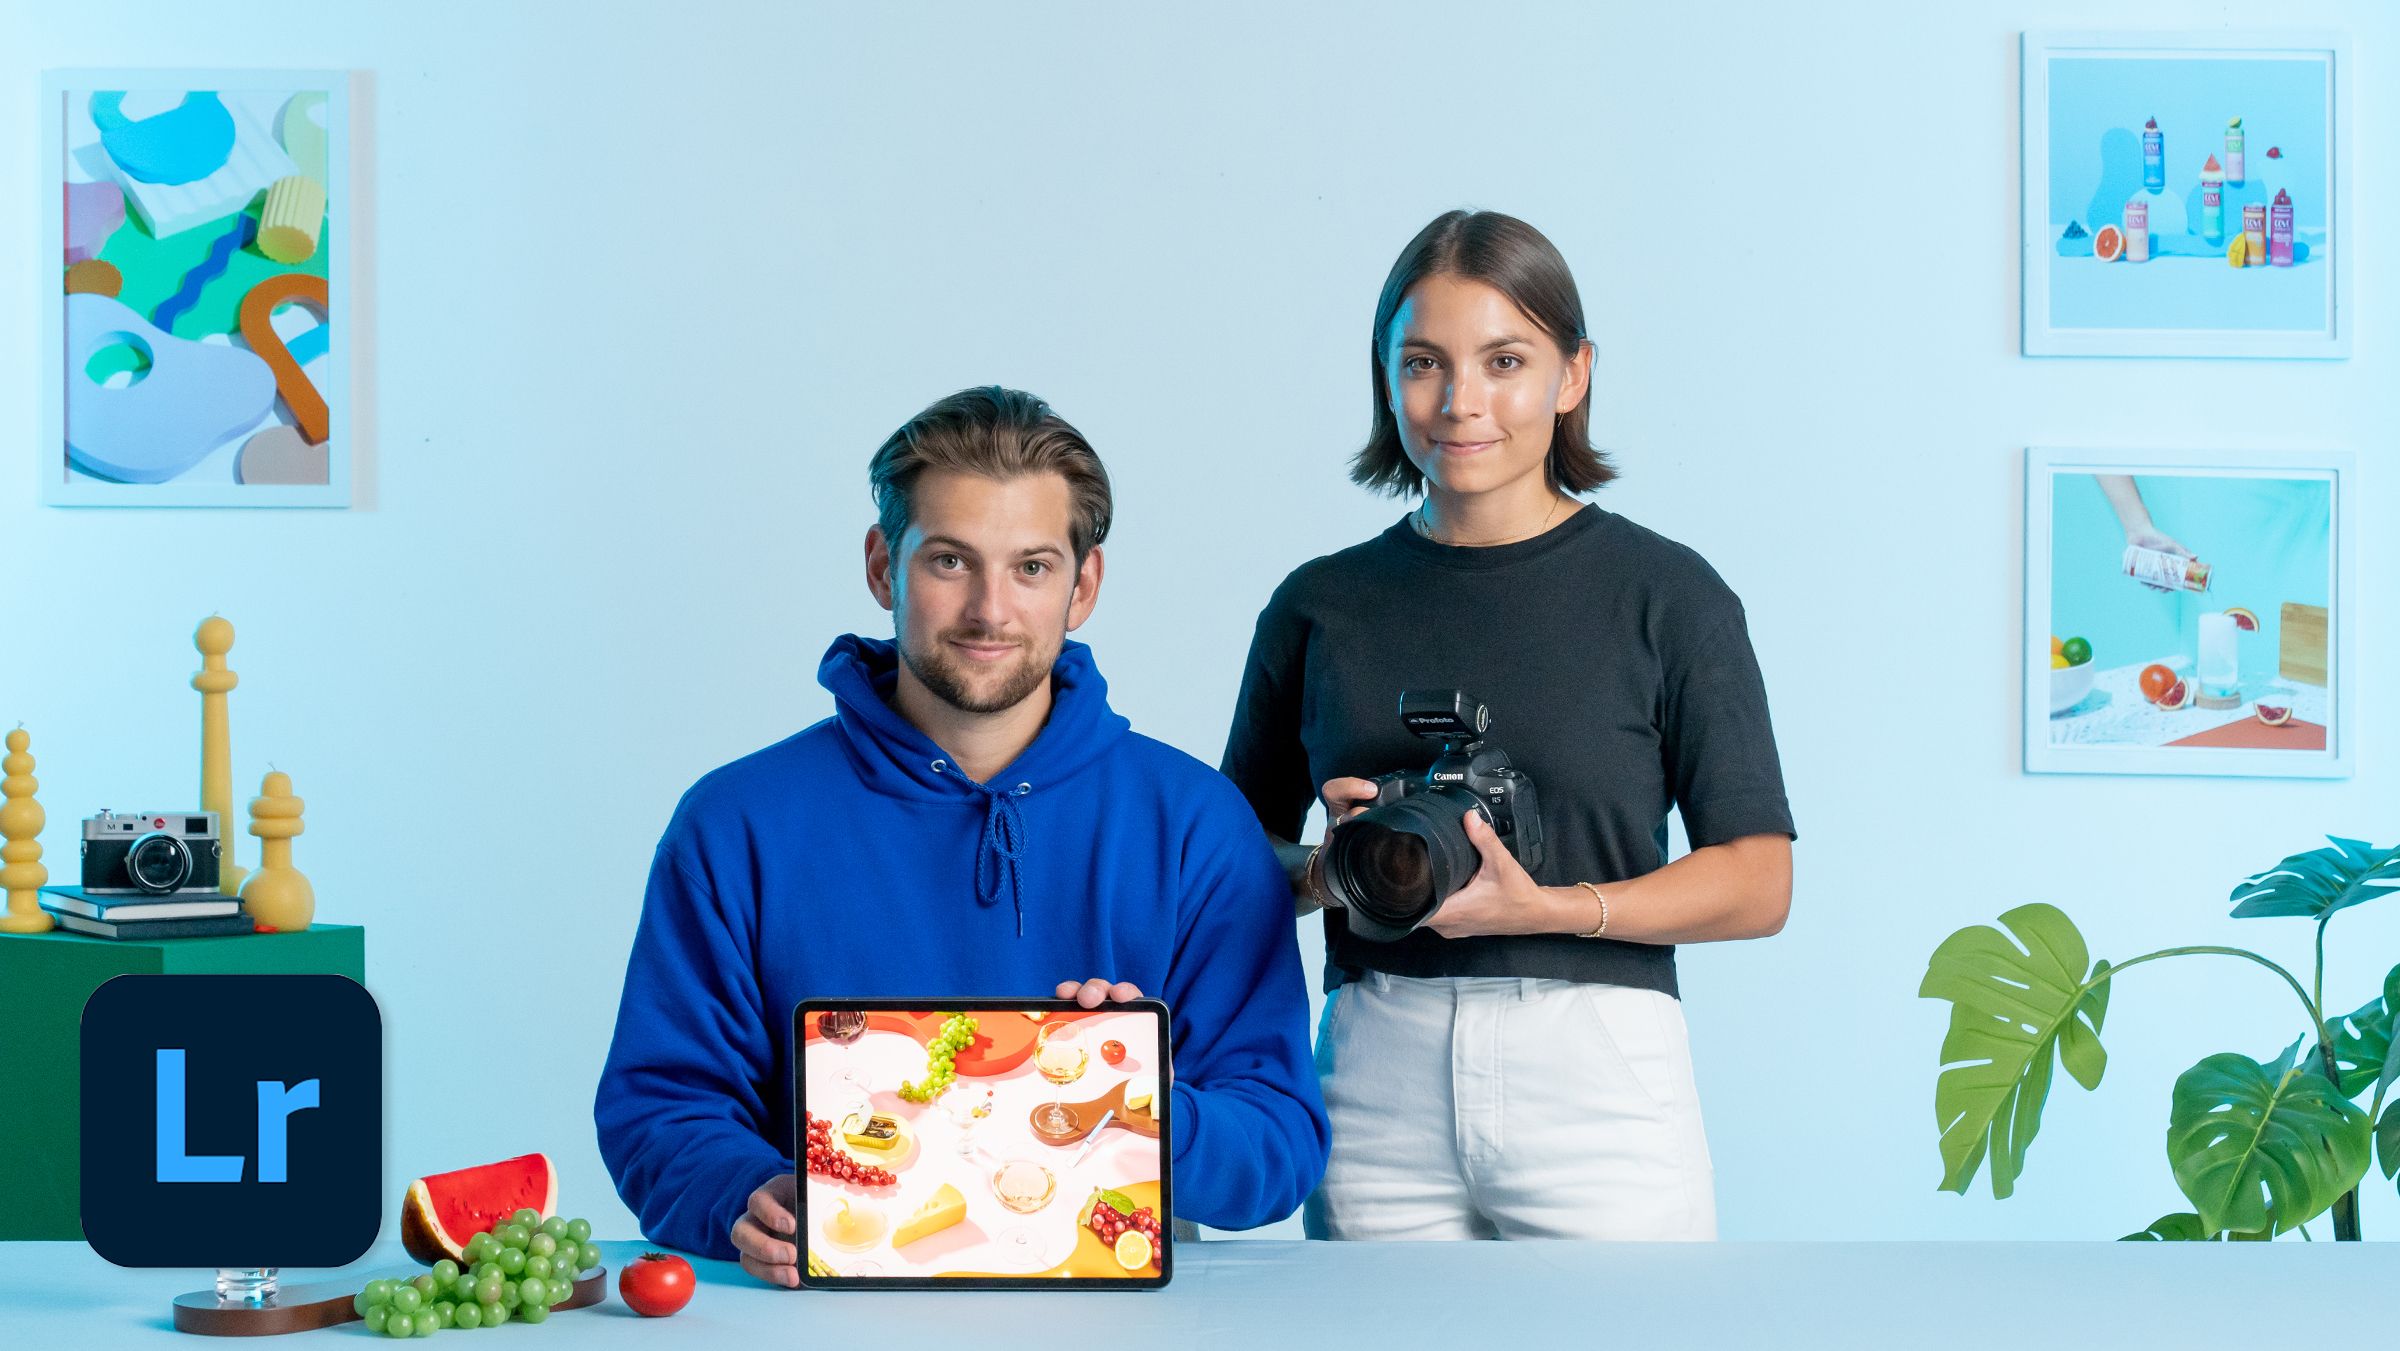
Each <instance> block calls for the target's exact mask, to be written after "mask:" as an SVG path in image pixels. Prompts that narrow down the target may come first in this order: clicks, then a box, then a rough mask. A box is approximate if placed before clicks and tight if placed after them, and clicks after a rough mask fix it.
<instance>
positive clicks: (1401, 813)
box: [1325, 690, 1542, 943]
mask: <svg viewBox="0 0 2400 1351" xmlns="http://www.w3.org/2000/svg"><path fill="white" fill-rule="evenodd" d="M1400 723H1401V725H1402V726H1404V727H1406V728H1407V729H1408V730H1409V731H1410V732H1412V733H1414V734H1415V735H1417V736H1421V737H1424V738H1426V739H1427V740H1429V741H1438V742H1440V743H1441V747H1442V750H1441V755H1440V756H1439V758H1437V759H1435V760H1434V762H1433V766H1432V767H1431V768H1430V769H1427V770H1425V771H1424V772H1422V773H1407V772H1402V773H1396V774H1384V775H1380V776H1378V777H1377V778H1376V779H1375V780H1374V783H1375V790H1376V792H1375V805H1374V806H1373V807H1371V808H1369V809H1367V810H1366V811H1364V812H1362V813H1360V814H1359V815H1357V816H1354V817H1352V818H1350V819H1349V820H1348V821H1345V822H1343V823H1342V824H1341V825H1340V826H1338V827H1336V828H1335V829H1334V830H1333V832H1332V834H1331V835H1330V836H1329V837H1328V838H1327V839H1326V841H1325V887H1326V890H1328V891H1330V892H1332V893H1333V897H1334V899H1335V900H1336V901H1337V902H1339V903H1340V904H1341V905H1342V906H1343V907H1344V908H1346V909H1347V910H1348V911H1349V912H1350V913H1349V925H1350V931H1351V932H1352V933H1354V934H1357V935H1359V936H1360V937H1362V938H1370V939H1373V940H1375V941H1377V942H1383V943H1389V942H1391V941H1393V940H1395V939H1399V938H1403V937H1405V936H1407V935H1408V934H1409V933H1410V932H1411V931H1412V930H1415V929H1417V928H1420V927H1422V926H1423V925H1424V923H1425V922H1426V921H1427V920H1429V919H1431V918H1433V914H1434V912H1435V911H1437V910H1439V909H1441V908H1442V902H1444V901H1446V900H1448V899H1450V896H1451V894H1452V893H1453V892H1456V891H1457V890H1458V889H1459V888H1460V887H1463V886H1465V885H1466V884H1467V882H1468V880H1469V879H1471V878H1473V877H1474V876H1475V870H1476V869H1477V868H1478V867H1479V866H1481V864H1482V862H1483V859H1482V856H1481V855H1480V854H1478V853H1477V852H1476V850H1475V842H1474V841H1473V840H1470V839H1468V838H1467V828H1466V824H1465V819H1464V818H1465V816H1466V814H1467V813H1468V812H1470V811H1472V812H1475V813H1476V814H1478V815H1480V816H1482V817H1483V819H1484V820H1485V821H1486V822H1488V823H1490V825H1491V827H1492V832H1493V833H1494V834H1496V835H1498V836H1499V837H1500V843H1501V844H1503V845H1505V846H1506V847H1507V849H1508V852H1509V853H1510V854H1511V855H1512V856H1514V857H1515V858H1516V860H1517V862H1519V863H1521V864H1523V865H1524V866H1525V868H1526V869H1527V870H1528V871H1530V870H1532V869H1534V868H1538V867H1540V866H1541V864H1542V816H1541V807H1540V803H1539V801H1538V800H1537V798H1536V796H1535V794H1534V789H1533V780H1532V779H1531V778H1528V777H1527V776H1526V775H1525V774H1523V773H1522V772H1520V771H1518V770H1516V769H1513V768H1511V767H1510V766H1509V763H1508V752H1506V751H1504V750H1501V749H1500V748H1499V747H1498V746H1494V745H1492V744H1490V743H1489V742H1486V741H1485V740H1483V735H1484V733H1485V732H1486V731H1488V730H1490V727H1491V710H1490V709H1488V708H1486V707H1484V706H1483V705H1482V704H1480V703H1477V702H1475V701H1474V700H1472V699H1469V698H1468V697H1467V696H1466V694H1465V693H1464V692H1462V691H1459V690H1409V691H1404V692H1403V693H1402V694H1401V696H1400Z"/></svg>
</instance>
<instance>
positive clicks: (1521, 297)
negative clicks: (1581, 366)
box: [1350, 211, 1617, 497]
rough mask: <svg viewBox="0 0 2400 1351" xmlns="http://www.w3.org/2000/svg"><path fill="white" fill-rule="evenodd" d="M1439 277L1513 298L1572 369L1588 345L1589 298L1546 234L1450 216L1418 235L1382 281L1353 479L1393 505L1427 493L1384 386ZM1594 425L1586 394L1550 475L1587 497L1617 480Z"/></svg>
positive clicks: (1562, 425)
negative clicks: (1423, 291)
mask: <svg viewBox="0 0 2400 1351" xmlns="http://www.w3.org/2000/svg"><path fill="white" fill-rule="evenodd" d="M1438 276H1450V277H1463V278H1465V279H1466V280H1468V281H1479V282H1482V283H1484V284H1485V285H1487V286H1490V287H1491V288H1493V289H1494V290H1496V291H1498V292H1499V293H1500V294H1502V295H1504V296H1507V297H1508V298H1509V300H1510V302H1511V303H1513V304H1514V305H1515V306H1516V307H1517V308H1518V309H1520V310H1523V311H1524V312H1525V314H1526V316H1527V317H1528V318H1530V319H1532V320H1533V322H1534V323H1536V324H1538V325H1540V326H1541V330H1542V331H1543V332H1544V333H1547V334H1549V335H1550V339H1551V341H1553V342H1555V343H1557V344H1558V350H1559V352H1560V354H1561V355H1563V356H1565V357H1566V358H1567V359H1568V360H1570V361H1571V360H1573V359H1574V357H1575V354H1576V353H1577V352H1578V351H1580V350H1581V349H1582V347H1583V344H1584V342H1585V341H1586V335H1585V332H1584V327H1583V298H1582V297H1581V296H1579V295H1577V294H1576V291H1575V276H1574V274H1573V273H1571V272H1569V271H1568V270H1567V260H1566V259H1564V258H1562V257H1560V256H1559V252H1558V249H1557V247H1556V246H1555V245H1553V244H1552V243H1551V242H1550V241H1549V240H1548V239H1546V238H1544V237H1543V235H1542V232H1541V231H1539V230H1536V229H1534V228H1533V227H1532V226H1530V225H1527V224H1526V223H1525V222H1523V221H1521V220H1518V219H1517V218H1516V217H1514V216H1504V215H1502V214H1500V213H1499V212H1497V211H1451V212H1447V213H1445V214H1443V215H1440V216H1437V217H1435V218H1434V221H1433V223H1432V224H1431V225H1428V226H1426V227H1425V228H1424V229H1422V230H1419V231H1417V237H1416V238H1414V239H1412V240H1410V241H1408V247H1407V248H1404V249H1402V250H1400V257H1399V260H1398V261H1396V262H1394V263H1393V264H1392V271H1391V275H1390V276H1388V277H1385V278H1384V280H1383V295H1382V297H1381V298H1379V299H1378V300H1377V301H1376V302H1375V333H1374V337H1373V339H1372V341H1370V342H1369V344H1368V358H1367V367H1368V373H1369V377H1370V383H1371V384H1372V385H1373V386H1374V389H1375V425H1374V427H1373V429H1372V430H1370V431H1369V432H1368V433H1367V444H1366V446H1365V448H1363V449H1361V450H1360V451H1359V452H1358V454H1357V455H1356V456H1355V457H1354V458H1352V460H1351V461H1350V477H1351V479H1352V481H1354V482H1357V483H1360V484H1364V485H1365V486H1367V487H1369V488H1373V489H1375V490H1376V491H1378V492H1383V493H1388V494H1391V495H1392V496H1394V497H1405V496H1413V495H1415V494H1417V493H1420V492H1423V491H1424V489H1425V476H1424V475H1423V474H1422V473H1420V472H1418V469H1417V467H1416V466H1415V465H1414V464H1411V463H1410V462H1409V459H1408V452H1407V451H1406V450H1404V449H1402V447H1401V445H1400V420H1399V418H1398V417H1396V416H1395V415H1394V414H1393V412H1392V398H1391V392H1390V385H1389V384H1388V383H1387V382H1386V381H1385V379H1384V362H1385V357H1386V354H1387V351H1388V349H1389V347H1390V344H1391V339H1392V332H1391V328H1392V317H1393V316H1394V315H1395V314H1397V313H1399V311H1400V302H1401V301H1402V300H1405V299H1406V298H1407V297H1408V292H1409V289H1410V288H1411V287H1414V286H1415V285H1416V284H1417V283H1418V282H1420V281H1423V280H1425V279H1426V278H1427V277H1438ZM1591 422H1592V393H1591V390H1590V389H1589V388H1586V389H1585V390H1584V393H1583V401H1582V402H1580V403H1578V404H1576V405H1575V406H1574V407H1573V408H1572V409H1569V410H1568V411H1567V412H1565V413H1563V414H1561V415H1560V417H1559V419H1558V426H1557V430H1556V431H1555V432H1554V433H1553V434H1552V435H1551V438H1550V461H1549V463H1548V465H1546V466H1545V468H1546V470H1547V472H1548V475H1549V479H1550V485H1551V486H1552V487H1554V488H1557V489H1560V490H1561V491H1564V492H1567V493H1573V494H1582V493H1587V492H1590V491H1591V490H1592V489H1594V488H1597V487H1599V486H1600V485H1601V484H1603V483H1606V482H1608V481H1609V480H1610V479H1613V478H1615V477H1616V476H1617V471H1616V469H1615V467H1614V466H1612V465H1610V464H1609V462H1608V456H1606V455H1605V454H1603V453H1601V452H1600V451H1599V450H1598V449H1597V448H1595V447H1594V446H1593V445H1592V441H1591Z"/></svg>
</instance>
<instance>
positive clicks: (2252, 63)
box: [2022, 32, 2353, 357]
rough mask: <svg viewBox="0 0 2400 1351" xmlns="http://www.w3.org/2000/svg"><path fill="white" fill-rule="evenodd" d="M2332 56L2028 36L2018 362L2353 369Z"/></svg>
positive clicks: (2238, 44)
mask: <svg viewBox="0 0 2400 1351" xmlns="http://www.w3.org/2000/svg"><path fill="white" fill-rule="evenodd" d="M2349 50H2350V49H2349V43H2348V40H2347V39H2345V38H2342V37H2340V36H2338V35H2333V34H2321V33H2248V34H2244V33H2215V32H2210V33H2040V32H2036V33H2027V34H2026V35H2025V39H2024V56H2023V72H2022V74H2023V117H2024V138H2023V155H2024V193H2023V196H2024V238H2023V246H2024V288H2025V294H2024V310H2025V318H2024V324H2025V337H2024V342H2025V354H2026V355H2027V356H2202V357H2207V356H2216V357H2245V356H2246V357H2346V356H2348V355H2349V354H2350V334H2351V329H2352V315H2351V312H2350V280H2351V257H2350V248H2351V245H2352V242H2353V237H2352V235H2351V233H2350V174H2349V160H2350V136H2349V132H2350V117H2349V110H2350V101H2351V100H2350V79H2351V70H2352V67H2351V63H2350V59H2349Z"/></svg>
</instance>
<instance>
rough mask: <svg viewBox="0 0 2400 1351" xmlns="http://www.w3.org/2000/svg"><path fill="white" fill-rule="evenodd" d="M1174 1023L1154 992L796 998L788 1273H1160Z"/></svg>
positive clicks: (815, 1281) (903, 1279)
mask: <svg viewBox="0 0 2400 1351" xmlns="http://www.w3.org/2000/svg"><path fill="white" fill-rule="evenodd" d="M1168 1027H1169V1022H1168V1016H1167V1007H1166V1005H1164V1004H1162V1003H1160V1002H1159V1001H1157V1000H1154V999H1142V1000H1135V1001H1133V1002H1131V1003H1125V1004H1103V1005H1101V1006H1100V1007H1099V1008H1096V1009H1086V1008H1082V1007H1080V1006H1079V1005H1077V1004H1076V1003H1075V1002H1074V1001H1073V1000H1064V999H1049V1000H1022V999H1018V1000H1005V999H810V1000H806V1001H803V1002H802V1003H801V1005H800V1006H799V1007H798V1008H797V1009H795V1010H793V1012H792V1044H793V1045H794V1046H795V1047H798V1048H799V1050H798V1053H797V1054H795V1055H794V1056H793V1058H792V1061H793V1075H792V1078H793V1085H792V1091H793V1112H792V1119H793V1121H794V1122H795V1124H796V1126H797V1130H798V1138H797V1139H796V1140H794V1141H793V1151H792V1157H793V1159H794V1160H796V1161H799V1162H798V1163H797V1164H796V1166H797V1167H798V1169H799V1171H800V1178H801V1186H800V1214H799V1224H800V1230H799V1236H798V1239H797V1244H798V1246H799V1247H800V1249H801V1252H802V1255H803V1256H802V1261H801V1264H800V1266H801V1276H800V1283H801V1284H802V1285H803V1286H807V1287H810V1288H818V1289H910V1288H914V1289H937V1288H938V1289H946V1290H947V1289H973V1288H985V1289H991V1288H997V1289H1011V1288H1019V1287H1038V1288H1041V1289H1044V1290H1057V1289H1061V1288H1079V1289H1080V1288H1089V1289H1099V1290H1124V1289H1156V1288H1158V1287H1160V1286H1163V1285H1165V1284H1166V1283H1167V1281H1168V1279H1169V1278H1170V1277H1171V1276H1172V1275H1173V1273H1174V1269H1175V1267H1174V1255H1173V1252H1172V1250H1171V1248H1170V1245H1169V1243H1168V1235H1169V1233H1170V1232H1171V1230H1172V1227H1173V1226H1172V1222H1171V1221H1172V1216H1173V1214H1174V1209H1173V1204H1174V1197H1173V1191H1172V1179H1171V1178H1170V1177H1169V1171H1170V1170H1169V1168H1168V1162H1169V1160H1170V1159H1171V1158H1172V1154H1173V1151H1171V1150H1170V1149H1169V1148H1168V1146H1167V1139H1168V1137H1167V1130H1168V1126H1169V1123H1168V1111H1169V1104H1170V1100H1169V1095H1168V1089H1169V1087H1170V1085H1171V1084H1172V1083H1173V1079H1174V1075H1173V1069H1172V1066H1171V1065H1170V1063H1169V1058H1168V1049H1169V1048H1168Z"/></svg>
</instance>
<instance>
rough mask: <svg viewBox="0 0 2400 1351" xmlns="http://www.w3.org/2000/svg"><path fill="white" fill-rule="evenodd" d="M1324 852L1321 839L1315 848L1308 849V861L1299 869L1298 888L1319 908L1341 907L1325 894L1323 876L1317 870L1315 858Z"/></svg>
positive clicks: (1332, 908)
mask: <svg viewBox="0 0 2400 1351" xmlns="http://www.w3.org/2000/svg"><path fill="white" fill-rule="evenodd" d="M1324 853H1325V845H1324V842H1323V841H1319V842H1318V843H1317V847H1316V848H1314V849H1311V850H1309V851H1308V862H1307V863H1306V864H1304V865H1302V867H1301V869H1300V889H1301V890H1302V891H1303V892H1305V893H1307V895H1308V899H1310V900H1312V901H1315V902H1316V903H1317V908H1318V909H1319V910H1338V909H1340V908H1341V907H1339V906H1337V905H1335V904H1333V901H1332V899H1331V898H1330V897H1328V896H1327V895H1326V894H1325V887H1324V877H1323V876H1322V875H1321V874H1320V873H1318V871H1317V860H1318V859H1319V858H1320V857H1321V856H1323V854H1324Z"/></svg>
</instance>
